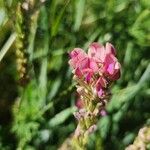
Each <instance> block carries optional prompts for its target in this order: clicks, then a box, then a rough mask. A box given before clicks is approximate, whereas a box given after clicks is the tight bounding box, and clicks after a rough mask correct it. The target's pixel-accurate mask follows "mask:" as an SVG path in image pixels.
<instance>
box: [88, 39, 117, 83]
mask: <svg viewBox="0 0 150 150" xmlns="http://www.w3.org/2000/svg"><path fill="white" fill-rule="evenodd" d="M88 55H89V57H92V58H93V59H95V61H96V62H97V63H102V64H103V65H102V66H103V68H101V69H100V71H102V72H103V73H104V74H105V75H107V77H108V78H109V79H110V80H117V79H118V78H119V77H120V64H119V62H118V60H117V58H116V57H115V55H116V50H115V48H114V47H113V45H112V44H110V43H106V46H105V47H104V46H102V45H100V44H99V43H96V42H95V43H92V44H91V45H90V48H89V51H88Z"/></svg>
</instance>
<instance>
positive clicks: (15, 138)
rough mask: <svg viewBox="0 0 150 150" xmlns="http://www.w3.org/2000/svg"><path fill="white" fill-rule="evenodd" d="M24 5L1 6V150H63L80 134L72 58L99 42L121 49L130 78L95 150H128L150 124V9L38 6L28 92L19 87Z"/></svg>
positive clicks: (137, 0)
mask: <svg viewBox="0 0 150 150" xmlns="http://www.w3.org/2000/svg"><path fill="white" fill-rule="evenodd" d="M29 1H31V0H29ZM33 1H34V2H35V4H38V3H39V1H38V0H33ZM19 2H20V3H21V4H23V2H24V1H23V0H1V1H0V48H1V50H0V58H3V59H2V60H1V61H0V150H41V149H42V150H55V149H58V148H59V147H60V146H61V144H62V143H63V142H64V141H65V139H67V138H68V137H69V135H70V134H71V133H73V131H74V129H75V127H76V121H75V119H74V117H73V112H74V111H75V109H76V108H75V105H74V104H75V100H76V92H75V87H74V85H75V84H74V82H73V81H72V74H71V69H70V68H69V65H68V60H69V57H68V52H69V51H71V50H72V49H73V48H74V47H81V48H83V49H85V50H87V49H88V46H89V44H90V43H91V42H94V41H98V42H100V43H102V44H105V43H106V42H107V41H109V42H111V43H112V44H113V45H114V46H115V48H116V50H117V55H118V59H119V61H120V63H121V65H122V71H121V72H122V75H121V78H120V80H118V81H117V82H116V83H115V84H114V85H113V86H112V93H113V96H112V99H111V102H110V103H109V105H108V108H107V111H108V115H107V116H106V117H103V118H101V119H100V121H99V122H98V130H97V131H96V132H95V133H94V134H93V135H91V137H90V140H89V143H88V149H89V150H94V149H95V150H110V149H111V150H123V149H125V147H126V146H127V145H129V144H130V143H132V142H133V140H134V138H135V137H136V135H137V133H138V130H139V129H140V128H141V127H143V126H144V125H146V124H149V123H150V1H149V0H66V1H65V0H46V1H45V2H44V3H42V4H40V5H36V8H35V9H36V11H38V12H39V15H38V18H37V19H34V15H35V14H34V13H33V12H34V11H33V12H32V11H27V13H26V18H24V19H25V20H26V21H27V22H29V21H30V24H28V25H29V26H28V28H29V31H30V32H27V33H26V37H27V39H25V40H24V41H23V42H25V41H28V45H27V46H28V48H27V49H25V51H27V53H28V57H29V60H28V63H29V68H28V70H29V72H30V74H31V76H30V82H29V83H28V85H27V86H25V87H20V85H19V84H18V72H17V69H16V56H15V51H16V48H15V45H14V41H15V38H14V37H15V35H14V34H15V32H16V30H15V28H14V22H15V21H16V15H15V12H16V11H17V5H18V4H19ZM31 16H32V17H33V20H32V19H31ZM22 28H23V27H22ZM3 51H5V52H6V53H5V54H4V55H3Z"/></svg>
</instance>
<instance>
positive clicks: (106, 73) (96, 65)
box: [69, 42, 121, 149]
mask: <svg viewBox="0 0 150 150" xmlns="http://www.w3.org/2000/svg"><path fill="white" fill-rule="evenodd" d="M69 64H70V66H71V67H72V69H73V71H72V73H73V74H74V76H73V79H74V80H75V81H76V82H77V85H76V87H77V92H78V94H79V96H80V98H79V100H80V101H77V104H76V105H77V106H79V107H78V108H79V111H78V112H75V114H74V116H75V118H76V119H77V120H78V126H77V128H76V130H75V133H74V137H73V149H79V148H80V149H85V146H86V144H87V140H88V135H89V134H90V133H92V132H94V131H95V130H96V128H97V126H96V123H97V121H98V119H99V116H100V115H102V116H105V115H106V111H105V105H106V104H107V103H108V101H109V97H110V90H109V87H110V85H111V83H112V82H113V81H115V80H117V79H119V77H120V68H121V66H120V63H119V62H118V60H117V58H116V50H115V48H114V47H113V46H112V45H111V44H110V43H106V46H105V47H104V46H103V45H101V44H99V43H96V42H95V43H92V44H91V45H90V46H89V50H88V54H86V53H85V52H84V51H83V50H82V49H81V48H75V49H74V50H73V51H71V53H70V60H69Z"/></svg>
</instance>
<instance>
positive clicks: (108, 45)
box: [106, 42, 116, 56]
mask: <svg viewBox="0 0 150 150" xmlns="http://www.w3.org/2000/svg"><path fill="white" fill-rule="evenodd" d="M106 54H113V55H114V56H115V55H116V50H115V48H114V46H113V45H112V44H111V43H108V42H107V43H106Z"/></svg>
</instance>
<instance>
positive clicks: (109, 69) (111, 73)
mask: <svg viewBox="0 0 150 150" xmlns="http://www.w3.org/2000/svg"><path fill="white" fill-rule="evenodd" d="M104 74H105V75H106V76H108V77H109V79H111V80H117V79H119V77H120V63H119V62H118V60H117V58H116V57H114V55H112V54H107V55H106V57H105V62H104Z"/></svg>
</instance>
